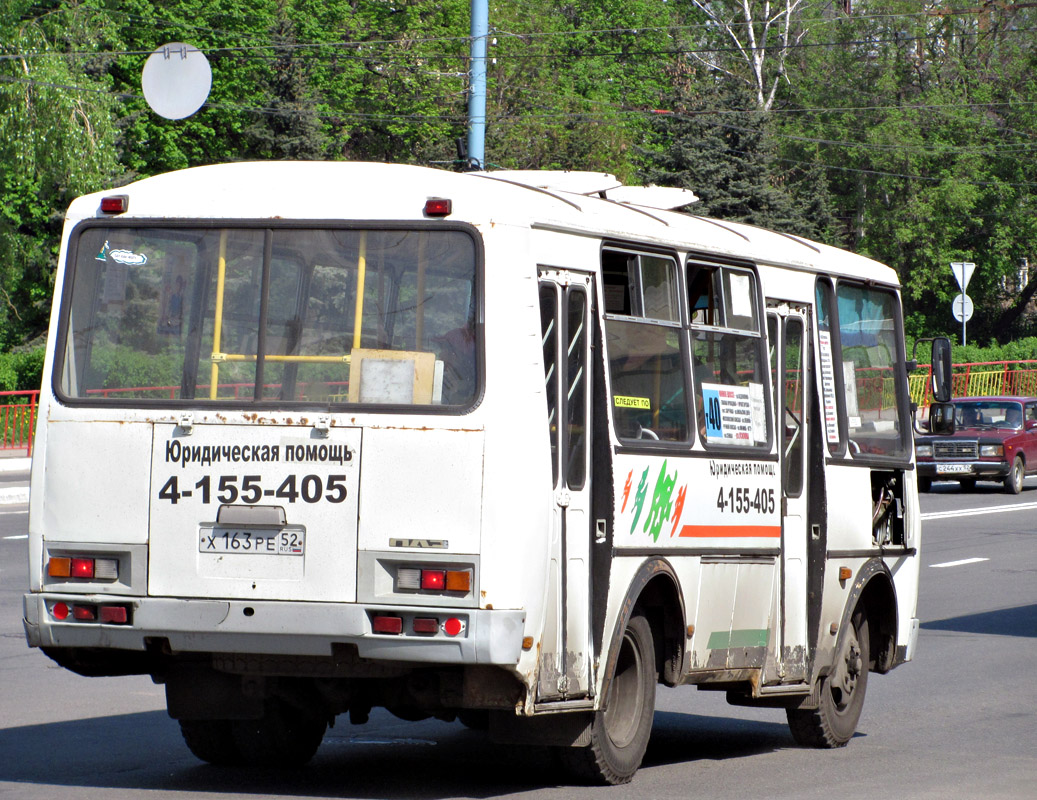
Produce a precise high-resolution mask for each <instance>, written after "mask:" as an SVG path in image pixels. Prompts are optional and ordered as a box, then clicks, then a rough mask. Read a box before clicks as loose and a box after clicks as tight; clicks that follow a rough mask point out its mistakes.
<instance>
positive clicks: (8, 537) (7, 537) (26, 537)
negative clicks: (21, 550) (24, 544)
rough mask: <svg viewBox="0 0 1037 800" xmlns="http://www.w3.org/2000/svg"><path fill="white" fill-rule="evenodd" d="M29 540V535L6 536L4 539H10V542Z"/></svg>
mask: <svg viewBox="0 0 1037 800" xmlns="http://www.w3.org/2000/svg"><path fill="white" fill-rule="evenodd" d="M28 538H29V534H27V533H23V534H22V535H21V536H5V537H4V539H8V540H10V539H28Z"/></svg>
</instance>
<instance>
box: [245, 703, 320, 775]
mask: <svg viewBox="0 0 1037 800" xmlns="http://www.w3.org/2000/svg"><path fill="white" fill-rule="evenodd" d="M231 724H232V727H233V732H234V741H235V743H236V744H237V746H238V749H239V750H240V751H241V753H242V757H243V758H244V761H245V763H247V764H253V765H255V766H273V767H301V766H302V765H303V764H305V763H306V762H307V761H309V760H310V759H311V758H313V755H314V753H316V752H317V748H318V747H320V743H321V741H322V740H323V739H324V731H325V730H327V727H328V724H327V722H326V721H325V720H324V719H323V718H322V717H320V716H317V715H314V714H312V713H310V712H308V711H304V710H303V709H300V708H297V707H295V706H292V705H289V704H288V703H285V702H283V701H280V700H270V701H268V702H267V706H266V713H265V714H264V715H263V716H262V717H260V718H259V719H242V720H234V721H233V722H232V723H231Z"/></svg>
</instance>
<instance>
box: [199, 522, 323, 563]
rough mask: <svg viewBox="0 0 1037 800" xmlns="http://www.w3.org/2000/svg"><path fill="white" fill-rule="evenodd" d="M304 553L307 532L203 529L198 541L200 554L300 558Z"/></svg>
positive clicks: (293, 530)
mask: <svg viewBox="0 0 1037 800" xmlns="http://www.w3.org/2000/svg"><path fill="white" fill-rule="evenodd" d="M305 550H306V532H305V531H304V530H303V529H302V528H280V529H278V530H262V529H252V530H245V529H242V528H202V529H201V532H200V535H199V539H198V552H199V553H219V554H220V555H223V554H224V553H241V554H245V555H266V556H301V555H305Z"/></svg>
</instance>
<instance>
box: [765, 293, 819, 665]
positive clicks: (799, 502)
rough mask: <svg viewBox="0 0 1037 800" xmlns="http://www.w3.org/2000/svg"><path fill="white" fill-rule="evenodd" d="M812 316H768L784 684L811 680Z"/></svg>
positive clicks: (800, 309)
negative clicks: (778, 500) (809, 444)
mask: <svg viewBox="0 0 1037 800" xmlns="http://www.w3.org/2000/svg"><path fill="white" fill-rule="evenodd" d="M809 319H810V309H809V307H806V306H799V305H789V304H781V305H778V306H774V307H772V308H771V309H770V313H769V314H768V317H767V328H768V335H769V337H770V346H771V368H772V374H773V375H774V381H775V386H774V401H775V402H774V405H775V408H776V409H777V413H776V415H775V417H776V419H777V420H778V421H779V430H778V443H779V448H778V449H779V456H780V469H781V509H782V520H781V589H780V597H779V601H780V603H781V630H780V638H779V651H778V653H777V654H776V655H777V660H778V677H779V679H780V681H781V682H782V683H795V682H797V681H805V680H806V678H807V662H808V651H809V648H808V642H807V602H808V598H807V571H808V560H807V537H808V536H809V535H810V532H809V530H808V527H809V525H808V519H809V514H808V513H807V512H808V494H807V477H808V470H807V462H806V459H807V453H808V447H807V437H808V436H810V435H811V433H812V431H811V422H812V421H811V420H810V419H809V418H808V417H807V415H806V408H807V398H808V397H809V395H808V392H809V391H811V387H810V375H811V370H810V369H809V366H810V364H811V363H812V362H811V360H810V336H809V335H808V328H807V325H808V320H809Z"/></svg>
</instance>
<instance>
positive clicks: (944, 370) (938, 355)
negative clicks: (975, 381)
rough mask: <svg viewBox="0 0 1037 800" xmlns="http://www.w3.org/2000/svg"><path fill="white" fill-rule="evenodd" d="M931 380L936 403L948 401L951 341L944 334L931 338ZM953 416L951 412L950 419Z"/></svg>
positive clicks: (949, 397)
mask: <svg viewBox="0 0 1037 800" xmlns="http://www.w3.org/2000/svg"><path fill="white" fill-rule="evenodd" d="M932 381H933V385H932V390H933V399H935V400H936V402H937V403H947V402H949V401H950V399H951V341H950V339H947V338H946V337H944V336H938V337H937V338H935V339H933V356H932ZM952 410H953V409H952ZM953 417H954V415H953V413H952V414H951V419H952V421H953Z"/></svg>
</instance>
